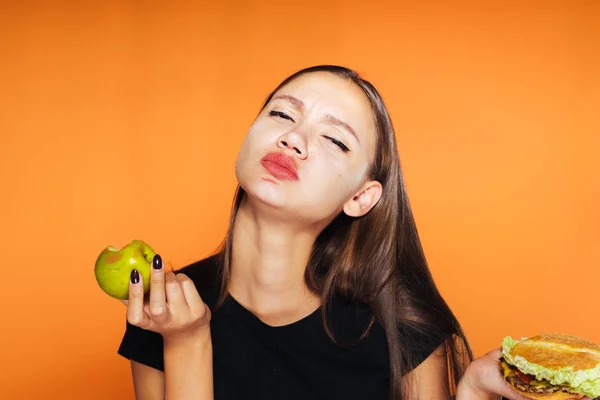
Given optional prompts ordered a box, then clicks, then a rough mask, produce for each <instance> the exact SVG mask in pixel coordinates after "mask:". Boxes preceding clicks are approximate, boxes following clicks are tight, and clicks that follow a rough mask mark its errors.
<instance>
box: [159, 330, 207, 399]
mask: <svg viewBox="0 0 600 400" xmlns="http://www.w3.org/2000/svg"><path fill="white" fill-rule="evenodd" d="M164 359H165V379H164V392H165V400H192V399H193V400H212V399H213V397H214V396H213V363H212V341H211V338H210V330H209V329H206V330H205V331H203V332H202V333H201V334H199V335H198V336H195V337H192V338H191V339H184V340H180V341H177V340H173V341H169V340H165V344H164Z"/></svg>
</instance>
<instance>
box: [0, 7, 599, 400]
mask: <svg viewBox="0 0 600 400" xmlns="http://www.w3.org/2000/svg"><path fill="white" fill-rule="evenodd" d="M17 3H18V2H12V3H9V2H4V3H3V5H2V9H1V11H0V37H1V39H0V57H1V68H2V73H1V74H0V76H1V77H0V79H1V81H0V110H1V111H0V113H1V114H2V116H1V117H0V132H1V135H2V142H1V143H2V158H1V159H0V174H1V175H0V178H1V180H2V187H3V192H2V196H1V200H0V201H1V202H2V204H1V207H0V222H1V224H2V231H1V235H2V238H1V241H0V243H1V246H2V247H1V250H2V267H3V270H4V271H5V272H4V276H3V279H1V280H0V293H1V294H0V295H1V296H2V298H1V299H0V302H1V304H2V312H1V314H0V316H1V318H2V329H1V330H0V335H1V336H0V340H1V343H2V351H1V356H0V360H1V362H0V368H2V371H0V379H1V380H2V384H1V385H0V398H2V399H11V400H12V399H33V398H37V397H38V396H39V397H41V398H47V399H50V398H56V399H58V398H61V399H66V398H68V399H75V398H77V399H79V398H86V399H108V398H115V397H116V398H122V399H126V398H131V397H132V393H133V391H132V385H131V378H130V372H129V366H128V363H127V361H126V360H124V359H122V358H120V357H119V356H118V355H117V354H116V350H117V347H118V345H119V342H120V340H121V335H122V333H123V329H124V324H125V319H124V318H125V308H124V307H123V306H122V305H121V304H120V303H119V302H117V301H116V300H112V299H110V298H109V297H107V296H106V295H104V294H103V293H102V292H101V291H100V289H99V288H98V287H97V285H96V282H95V280H94V274H93V263H94V260H95V258H96V256H97V255H98V253H99V252H100V250H101V249H102V248H103V247H104V246H106V245H107V244H114V245H123V244H125V243H127V242H129V241H130V240H132V239H134V238H141V239H144V240H147V241H148V242H149V243H150V244H151V245H153V246H154V247H155V248H156V249H157V250H158V251H159V252H160V253H161V254H163V256H164V257H166V258H168V259H169V260H171V261H172V262H173V263H174V265H175V266H177V267H180V266H183V265H185V264H187V263H189V262H192V261H194V260H196V259H198V258H201V257H204V256H205V255H207V254H208V253H209V252H211V251H212V250H213V249H214V248H215V247H216V246H217V245H218V243H219V242H220V241H221V238H222V237H223V235H224V232H225V227H226V223H227V215H228V212H229V207H230V204H231V199H232V196H233V189H234V185H235V179H234V174H233V164H234V159H235V156H236V152H237V150H238V147H239V146H240V143H241V140H242V138H243V136H244V135H245V132H246V130H247V128H248V127H249V125H250V123H251V122H252V119H253V117H254V116H255V114H256V113H257V111H258V109H259V106H260V103H261V102H262V101H263V99H264V98H265V96H266V95H267V94H268V92H269V91H270V90H271V89H272V88H273V87H274V86H275V85H276V84H277V83H278V82H279V81H280V80H282V79H283V78H284V77H285V76H287V75H288V74H290V73H292V72H293V71H295V70H297V69H299V68H302V67H305V66H308V65H312V64H318V63H336V64H344V65H348V66H351V67H354V68H356V69H357V70H359V71H360V72H361V73H363V74H364V75H365V76H366V77H367V78H368V79H370V80H372V81H373V82H374V83H375V84H376V85H377V86H378V87H379V89H380V90H381V92H382V93H383V95H384V97H385V99H386V100H387V104H388V106H389V108H390V110H391V113H392V117H393V119H394V121H395V124H396V127H397V130H398V140H399V145H400V153H401V159H402V162H403V166H404V173H405V178H406V181H407V185H408V190H409V194H410V197H411V199H412V204H413V207H414V212H415V215H416V219H417V222H418V226H419V228H420V232H421V234H422V239H423V242H424V246H425V249H426V252H427V256H428V258H429V261H430V263H431V268H432V271H433V273H434V275H435V278H436V279H437V282H438V284H439V287H440V289H441V291H442V292H443V294H444V295H445V297H446V299H447V300H448V302H449V303H450V304H451V306H452V307H453V309H454V310H455V312H456V314H457V315H458V317H459V319H460V321H461V322H462V323H463V325H464V327H465V329H466V332H467V334H468V335H469V337H470V339H471V343H472V345H473V347H474V349H475V351H476V353H477V355H481V354H483V353H484V352H486V351H488V350H490V349H492V348H494V347H496V346H498V345H499V344H500V340H501V339H502V337H503V336H504V335H513V336H514V337H520V336H527V335H532V334H536V333H540V332H550V331H562V332H569V333H574V334H578V335H581V336H585V337H587V338H589V339H591V340H594V341H597V342H600V323H599V322H598V310H599V308H600V297H599V296H598V292H597V288H598V280H599V278H600V272H599V271H600V268H599V267H600V207H599V204H600V189H599V187H600V173H599V170H600V161H599V159H600V124H599V115H600V112H599V109H598V104H600V103H599V102H600V96H599V92H600V90H599V89H600V82H599V79H598V76H599V73H598V71H600V60H599V56H598V54H600V51H599V49H600V28H599V27H600V7H599V5H600V3H599V2H596V1H593V0H590V1H588V2H585V1H564V2H549V1H540V2H539V3H532V2H528V3H527V2H519V3H516V2H515V3H514V4H512V5H509V3H507V2H498V3H497V4H496V5H491V3H487V5H486V6H483V7H482V6H475V5H474V4H475V2H473V3H472V4H470V5H469V4H467V3H461V4H460V5H459V4H458V3H456V2H448V3H445V2H438V3H435V4H434V3H429V4H426V3H419V5H417V4H416V2H414V3H409V2H401V3H392V2H389V3H385V4H384V3H381V2H377V1H368V2H366V3H361V2H359V1H336V2H331V3H329V4H328V5H325V4H320V3H319V2H316V1H314V2H310V3H306V2H300V3H297V2H296V3H294V2H292V3H286V2H284V3H280V2H274V1H260V2H258V1H256V2H253V3H252V4H246V3H245V2H243V1H227V2H222V3H217V2H211V3H210V4H207V5H200V4H201V3H203V2H201V1H200V2H196V5H195V6H191V5H187V4H183V3H175V2H171V3H169V5H166V2H165V4H162V5H160V4H159V3H158V2H148V3H146V2H124V1H123V2H115V1H113V2H108V1H102V2H96V3H97V4H96V5H91V3H90V4H85V3H84V2H72V3H67V2H62V3H54V4H53V5H50V4H51V3H50V2H46V3H40V4H37V5H35V6H34V5H28V4H26V3H25V2H20V5H17ZM450 3H452V4H453V5H452V6H451V5H449V4H450ZM484 3H485V2H484ZM516 4H520V5H516ZM525 4H527V5H525Z"/></svg>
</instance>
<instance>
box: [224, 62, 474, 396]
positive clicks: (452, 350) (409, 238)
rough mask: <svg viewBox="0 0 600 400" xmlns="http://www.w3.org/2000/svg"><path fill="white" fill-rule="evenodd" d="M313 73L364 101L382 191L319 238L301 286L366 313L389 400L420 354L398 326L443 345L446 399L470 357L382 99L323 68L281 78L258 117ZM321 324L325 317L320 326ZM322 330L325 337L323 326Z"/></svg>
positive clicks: (354, 76) (227, 246)
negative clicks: (422, 233)
mask: <svg viewBox="0 0 600 400" xmlns="http://www.w3.org/2000/svg"><path fill="white" fill-rule="evenodd" d="M311 72H329V73H332V74H334V75H336V76H338V77H340V78H342V79H347V80H349V81H351V82H353V83H354V84H355V85H357V86H358V87H359V88H361V89H362V90H363V92H364V93H365V95H366V96H367V98H368V99H369V102H370V105H371V109H372V112H373V118H374V121H375V126H376V130H377V145H376V150H375V157H374V159H373V163H372V165H371V166H370V170H369V174H370V178H371V179H374V180H377V181H379V182H380V183H381V184H382V186H383V189H382V190H383V192H382V196H381V199H380V201H379V202H378V203H377V204H376V205H375V207H374V208H373V209H372V210H371V211H370V212H369V213H367V214H366V215H365V216H363V217H360V218H350V217H348V216H347V215H345V214H344V213H341V214H340V215H338V216H337V217H336V218H335V219H334V220H333V221H332V222H331V223H330V224H329V225H328V226H327V227H326V228H325V229H324V230H323V231H322V232H321V234H320V235H319V236H318V237H317V239H316V241H315V243H314V246H313V251H312V255H311V257H310V259H309V263H308V265H307V268H306V274H305V278H306V283H307V285H308V287H309V288H310V289H312V290H313V291H314V292H315V293H317V294H319V295H320V296H321V298H322V301H323V305H324V306H326V305H327V304H328V301H330V299H331V296H332V295H333V294H334V293H341V294H344V295H346V296H348V297H349V298H350V299H351V300H353V301H355V302H358V303H362V304H366V305H368V306H369V307H370V308H371V310H372V311H373V315H374V320H375V319H376V320H377V321H378V322H379V323H380V324H381V326H382V327H383V329H384V330H385V332H386V336H387V341H388V349H389V359H390V368H391V370H390V398H391V399H403V398H405V395H404V396H403V393H405V392H406V387H405V385H404V384H403V382H402V381H403V380H402V379H401V377H402V376H404V375H405V373H406V371H408V370H409V369H410V368H411V360H412V359H413V357H414V356H415V354H418V351H416V350H415V349H414V348H413V347H412V346H403V344H404V342H403V340H402V339H403V338H402V337H401V334H400V330H399V329H398V328H399V326H408V327H410V328H412V329H413V330H414V331H416V332H418V333H420V334H423V335H425V336H426V337H428V338H431V340H432V341H434V342H435V343H440V344H444V346H443V347H445V357H446V363H447V366H448V380H447V382H446V388H447V392H448V398H451V397H453V393H454V392H455V390H456V385H457V383H458V380H459V379H460V377H461V376H462V374H463V373H464V368H465V367H466V365H467V364H468V363H469V362H470V361H471V360H472V359H473V355H472V352H471V349H470V347H469V344H468V341H467V339H466V337H465V334H464V332H463V331H462V328H461V326H460V324H459V323H458V321H457V319H456V317H455V316H454V314H453V313H452V311H451V310H450V308H449V307H448V305H447V304H446V302H445V301H444V299H443V298H442V296H441V295H440V293H439V291H438V289H437V287H436V285H435V283H434V280H433V278H432V276H431V273H430V271H429V267H428V265H427V261H426V258H425V255H424V253H423V249H422V247H421V242H420V239H419V234H418V232H417V228H416V224H415V220H414V218H413V214H412V211H411V207H410V204H409V200H408V196H407V193H406V189H405V185H404V181H403V178H402V171H401V167H400V160H399V156H398V150H397V145H396V135H395V131H394V127H393V125H392V121H391V118H390V115H389V113H388V110H387V108H386V106H385V104H384V102H383V99H382V97H381V95H380V94H379V92H378V91H377V89H376V88H375V87H374V86H373V85H372V84H371V83H370V82H368V81H367V80H365V79H363V78H362V77H360V76H359V74H358V73H356V72H355V71H353V70H351V69H348V68H345V67H340V66H335V65H320V66H314V67H310V68H306V69H303V70H300V71H298V72H296V73H294V74H293V75H291V76H289V77H288V78H286V79H285V80H284V81H283V82H281V83H280V84H279V85H278V86H277V87H276V88H275V90H273V92H271V94H270V95H269V96H268V97H267V99H266V101H265V102H264V104H263V106H262V109H264V107H266V106H267V104H268V103H269V102H270V100H271V98H272V97H273V95H274V94H275V93H276V92H277V91H279V89H281V88H282V87H283V86H285V85H286V84H288V83H289V82H291V81H292V80H294V79H295V78H297V77H299V76H300V75H303V74H306V73H311ZM262 109H261V110H262ZM244 194H245V192H244V190H243V189H242V188H241V187H239V186H238V187H237V190H236V195H235V199H234V203H233V207H232V213H231V218H230V222H229V230H228V233H227V236H226V238H225V240H224V242H223V244H222V246H221V248H220V250H219V256H220V258H219V259H220V266H221V269H220V271H221V298H220V299H221V301H222V300H223V299H224V298H225V296H226V284H227V281H228V278H229V267H230V263H231V246H232V239H233V237H232V235H233V233H232V232H233V229H232V227H233V223H234V221H235V217H236V213H237V210H238V208H239V206H240V203H241V201H242V199H243V196H244ZM325 317H326V313H323V318H324V322H326V321H325ZM325 327H326V329H327V330H328V328H327V323H325ZM328 332H329V330H328ZM365 334H367V332H365ZM363 336H364V335H363ZM332 339H334V338H333V337H332ZM334 340H335V339H334Z"/></svg>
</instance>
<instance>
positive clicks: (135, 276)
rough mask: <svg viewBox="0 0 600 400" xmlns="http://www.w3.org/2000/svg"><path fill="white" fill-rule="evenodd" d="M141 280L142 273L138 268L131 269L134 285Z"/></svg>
mask: <svg viewBox="0 0 600 400" xmlns="http://www.w3.org/2000/svg"><path fill="white" fill-rule="evenodd" d="M139 281H140V273H139V272H138V270H137V269H134V270H132V271H131V283H133V284H134V285H135V284H136V283H138V282H139Z"/></svg>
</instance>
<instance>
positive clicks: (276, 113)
mask: <svg viewBox="0 0 600 400" xmlns="http://www.w3.org/2000/svg"><path fill="white" fill-rule="evenodd" d="M269 115H270V116H272V117H279V118H283V119H287V120H289V121H292V122H294V120H293V119H292V117H290V116H289V115H287V114H286V113H284V112H283V111H275V110H271V111H269Z"/></svg>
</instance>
